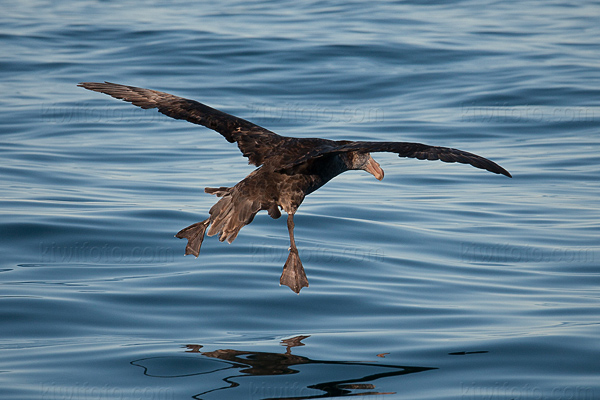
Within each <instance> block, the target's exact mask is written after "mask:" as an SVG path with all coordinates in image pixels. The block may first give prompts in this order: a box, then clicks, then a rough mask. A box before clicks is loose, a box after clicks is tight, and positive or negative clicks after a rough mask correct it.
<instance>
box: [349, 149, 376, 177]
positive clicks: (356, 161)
mask: <svg viewBox="0 0 600 400" xmlns="http://www.w3.org/2000/svg"><path fill="white" fill-rule="evenodd" d="M346 156H347V157H348V163H349V164H350V165H349V169H362V170H363V171H367V172H368V173H370V174H371V175H373V176H374V177H375V178H377V180H382V179H383V169H381V166H380V165H379V163H378V162H377V161H375V160H373V157H371V154H369V153H359V152H356V151H351V152H348V153H346Z"/></svg>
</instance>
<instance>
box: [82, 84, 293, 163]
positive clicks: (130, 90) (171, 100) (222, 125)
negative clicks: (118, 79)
mask: <svg viewBox="0 0 600 400" xmlns="http://www.w3.org/2000/svg"><path fill="white" fill-rule="evenodd" d="M78 86H80V87H83V88H85V89H88V90H93V91H95V92H100V93H104V94H108V95H109V96H112V97H114V98H117V99H121V100H124V101H127V102H130V103H131V104H133V105H135V106H138V107H141V108H144V109H149V108H157V109H158V111H159V112H161V113H163V114H165V115H167V116H169V117H171V118H175V119H184V120H186V121H189V122H192V123H194V124H199V125H203V126H205V127H207V128H209V129H212V130H215V131H217V132H219V133H220V134H221V135H223V136H224V137H225V139H227V141H228V142H230V143H233V142H237V144H238V147H239V149H240V151H241V152H242V154H243V155H244V156H246V157H248V160H249V161H250V162H251V163H252V164H254V165H256V166H259V165H261V164H262V163H263V162H264V160H265V159H266V158H268V157H269V156H270V149H269V147H270V146H272V145H275V144H277V143H278V142H280V141H281V140H282V139H283V137H282V136H280V135H278V134H276V133H274V132H271V131H269V130H268V129H265V128H263V127H260V126H258V125H255V124H253V123H252V122H249V121H246V120H245V119H242V118H238V117H235V116H233V115H230V114H227V113H224V112H222V111H219V110H216V109H214V108H211V107H209V106H207V105H205V104H202V103H199V102H197V101H195V100H190V99H185V98H183V97H178V96H174V95H172V94H169V93H164V92H159V91H157V90H150V89H143V88H138V87H135V86H125V85H119V84H117V83H110V82H104V83H98V82H83V83H80V84H79V85H78Z"/></svg>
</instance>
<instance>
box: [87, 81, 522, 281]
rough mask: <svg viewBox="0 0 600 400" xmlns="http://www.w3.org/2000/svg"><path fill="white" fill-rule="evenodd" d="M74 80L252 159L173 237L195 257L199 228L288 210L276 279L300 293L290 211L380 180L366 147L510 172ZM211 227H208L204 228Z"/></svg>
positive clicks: (222, 229) (222, 233)
mask: <svg viewBox="0 0 600 400" xmlns="http://www.w3.org/2000/svg"><path fill="white" fill-rule="evenodd" d="M79 86H81V87H84V88H86V89H89V90H93V91H96V92H101V93H106V94H108V95H110V96H112V97H115V98H117V99H122V100H124V101H128V102H130V103H132V104H133V105H136V106H138V107H141V108H144V109H147V108H158V111H159V112H161V113H163V114H165V115H167V116H169V117H171V118H176V119H185V120H187V121H190V122H193V123H195V124H199V125H204V126H205V127H207V128H210V129H213V130H215V131H217V132H219V133H220V134H221V135H223V136H224V137H225V139H227V141H228V142H230V143H233V142H236V143H237V145H238V147H239V149H240V151H241V152H242V154H243V155H244V156H245V157H248V160H249V161H248V162H249V163H250V164H254V165H256V166H257V167H258V168H257V169H255V170H254V171H253V172H252V173H250V174H249V175H248V176H247V177H246V178H244V179H243V180H241V181H240V182H238V183H237V184H236V185H235V186H233V187H220V188H206V189H205V192H206V193H210V194H214V195H217V196H218V197H220V198H221V199H220V200H219V201H218V202H217V203H216V204H215V205H214V206H212V208H211V209H210V211H209V214H210V217H209V218H207V219H205V220H204V221H202V222H197V223H195V224H193V225H190V226H188V227H187V228H184V229H182V230H181V231H179V232H178V233H177V234H176V235H175V236H176V237H178V238H181V239H183V238H185V239H187V240H188V243H187V245H186V247H185V254H186V255H187V254H193V255H195V256H196V257H198V254H199V252H200V246H201V245H202V240H203V239H204V234H205V233H206V234H208V236H213V235H216V234H218V235H219V240H220V241H224V240H227V242H229V243H231V242H233V241H234V239H235V238H236V237H237V235H238V233H239V231H240V229H242V227H243V226H244V225H248V224H249V223H250V222H252V220H253V219H254V216H255V215H256V213H258V212H259V211H261V210H267V212H268V213H269V215H270V216H271V217H272V218H275V219H276V218H279V217H280V216H281V211H280V209H282V210H283V211H285V212H286V213H287V214H288V218H287V227H288V231H289V235H290V249H289V251H290V254H289V256H288V258H287V261H286V262H285V265H284V266H283V273H282V274H281V278H280V280H279V282H280V283H281V284H282V285H286V286H288V287H290V288H291V289H292V290H293V291H294V292H296V293H300V290H301V289H302V288H303V287H307V286H308V279H306V274H305V273H304V267H303V266H302V263H301V262H300V257H299V256H298V249H297V248H296V243H295V241H294V214H295V213H296V210H298V207H299V206H300V204H301V203H302V201H303V200H304V197H306V195H308V194H310V193H312V192H314V191H315V190H317V189H319V188H320V187H321V186H323V185H325V184H326V183H327V182H329V181H330V180H331V179H332V178H334V177H336V176H337V175H339V174H341V173H343V172H346V171H349V170H364V171H367V172H368V173H370V174H372V175H373V176H374V177H375V178H377V179H378V180H381V179H383V170H382V169H381V167H380V166H379V164H378V163H377V162H376V161H375V160H373V158H372V157H371V154H370V153H374V152H391V153H397V154H398V156H400V157H411V158H418V159H419V160H441V161H444V162H450V163H453V162H458V163H463V164H471V165H472V166H474V167H477V168H481V169H485V170H488V171H490V172H494V173H496V174H502V175H506V176H508V177H511V175H510V173H508V171H506V170H505V169H504V168H502V167H501V166H499V165H498V164H496V163H494V162H492V161H490V160H488V159H486V158H483V157H480V156H478V155H475V154H472V153H467V152H466V151H462V150H457V149H451V148H447V147H438V146H428V145H425V144H421V143H407V142H362V141H350V140H328V139H319V138H293V137H286V136H280V135H278V134H276V133H274V132H271V131H270V130H268V129H265V128H262V127H260V126H258V125H255V124H253V123H252V122H249V121H246V120H244V119H241V118H238V117H235V116H233V115H230V114H226V113H224V112H222V111H219V110H216V109H214V108H211V107H208V106H206V105H204V104H202V103H199V102H197V101H194V100H189V99H185V98H182V97H178V96H174V95H172V94H168V93H163V92H158V91H156V90H149V89H142V88H138V87H133V86H125V85H119V84H116V83H109V82H105V83H95V82H84V83H80V84H79ZM207 229H208V232H207Z"/></svg>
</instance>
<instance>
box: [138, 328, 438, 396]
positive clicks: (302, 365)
mask: <svg viewBox="0 0 600 400" xmlns="http://www.w3.org/2000/svg"><path fill="white" fill-rule="evenodd" d="M308 337H309V336H295V337H292V338H289V339H285V340H282V341H281V343H280V344H281V345H283V346H285V347H286V351H285V353H270V352H261V351H244V350H232V349H220V350H214V351H202V348H203V346H202V345H199V344H188V345H186V346H185V348H186V352H187V353H197V354H198V355H199V356H201V357H202V359H198V360H196V361H198V362H199V364H197V365H195V366H194V365H192V366H191V367H190V365H189V361H190V360H189V357H188V358H183V357H180V358H178V359H174V358H173V357H152V358H144V359H140V360H135V361H132V362H131V364H132V365H136V366H138V367H141V368H143V369H144V374H145V375H147V376H152V377H160V378H167V377H168V378H177V377H183V376H187V377H189V376H193V375H208V374H222V373H223V371H226V370H230V369H231V370H234V371H235V373H234V374H232V375H228V376H220V379H221V381H222V382H225V383H226V385H222V384H221V385H217V384H216V382H215V384H214V385H215V386H218V387H213V388H211V389H209V390H205V391H203V392H201V393H199V394H196V395H195V396H192V397H193V398H196V399H201V398H204V397H203V396H206V395H207V394H209V393H211V392H216V391H219V390H224V389H234V388H237V387H239V386H241V384H240V383H238V382H236V381H233V379H234V378H238V379H237V380H240V379H239V378H242V377H253V376H254V377H256V376H277V375H291V374H300V376H299V378H298V379H297V381H296V383H294V384H293V385H290V383H289V382H287V383H286V384H285V389H286V390H279V391H276V390H273V387H266V386H265V384H264V382H263V384H262V388H261V385H260V384H256V382H252V381H250V382H248V381H246V382H245V383H244V384H245V385H247V386H249V387H248V388H247V389H249V391H250V393H251V394H252V396H251V397H253V398H260V399H286V400H293V399H297V400H300V399H318V398H325V397H327V398H329V397H345V396H368V395H385V394H393V393H395V392H383V391H378V390H376V387H375V384H374V382H376V381H377V380H379V379H382V378H387V377H393V376H400V375H407V374H413V373H417V372H423V371H427V370H431V369H435V368H430V367H408V366H399V365H390V364H383V363H380V362H352V361H333V360H314V359H310V358H308V357H303V356H298V355H294V354H292V348H293V347H298V346H304V343H302V340H304V339H306V338H308ZM382 354H387V353H382ZM379 356H381V355H379ZM167 359H169V360H167ZM210 360H214V361H217V362H216V363H215V362H214V361H212V363H211V362H210ZM207 362H208V364H207ZM182 363H188V365H187V367H186V368H185V370H181V366H180V365H177V364H182ZM200 363H202V364H200ZM164 365H171V367H167V369H166V370H165V366H164ZM207 365H208V366H207ZM294 367H296V368H294ZM298 367H299V368H298ZM311 368H314V369H315V370H312V371H311ZM269 382H271V383H273V382H272V381H269ZM300 382H303V383H300ZM204 383H205V382H204ZM246 393H248V391H246Z"/></svg>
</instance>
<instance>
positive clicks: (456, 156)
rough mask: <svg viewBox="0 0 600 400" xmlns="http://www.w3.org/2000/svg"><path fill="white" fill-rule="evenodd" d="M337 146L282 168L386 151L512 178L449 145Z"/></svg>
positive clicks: (497, 166) (479, 157)
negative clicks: (332, 156) (327, 156)
mask: <svg viewBox="0 0 600 400" xmlns="http://www.w3.org/2000/svg"><path fill="white" fill-rule="evenodd" d="M337 143H338V146H330V147H329V148H323V147H321V148H319V149H315V151H312V152H309V153H307V154H304V155H303V156H302V157H299V158H297V159H295V160H293V161H292V162H290V163H288V164H287V165H286V166H285V167H284V168H290V167H292V166H294V165H298V164H301V163H303V162H306V161H308V160H309V159H311V158H316V157H321V156H323V155H325V154H330V153H336V152H337V153H342V152H349V151H357V152H360V153H377V152H388V153H396V154H398V156H399V157H409V158H417V159H419V160H441V161H444V162H448V163H454V162H457V163H463V164H470V165H472V166H474V167H476V168H481V169H485V170H487V171H490V172H493V173H495V174H502V175H505V176H508V177H509V178H512V176H511V175H510V173H509V172H508V171H507V170H505V169H504V168H502V167H501V166H500V165H498V164H496V163H495V162H493V161H491V160H488V159H487V158H484V157H481V156H478V155H477V154H473V153H469V152H466V151H462V150H458V149H452V148H449V147H439V146H428V145H426V144H421V143H409V142H354V141H353V142H347V141H342V142H337Z"/></svg>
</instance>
